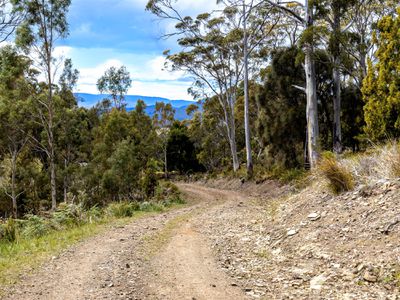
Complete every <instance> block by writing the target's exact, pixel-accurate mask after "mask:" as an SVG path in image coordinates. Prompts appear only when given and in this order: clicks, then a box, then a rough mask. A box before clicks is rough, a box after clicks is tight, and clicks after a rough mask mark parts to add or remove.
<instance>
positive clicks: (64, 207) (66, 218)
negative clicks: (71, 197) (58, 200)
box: [53, 203, 86, 226]
mask: <svg viewBox="0 0 400 300" xmlns="http://www.w3.org/2000/svg"><path fill="white" fill-rule="evenodd" d="M53 221H54V222H55V223H56V224H58V225H61V226H78V225H82V224H84V223H86V211H85V209H84V207H83V205H82V204H78V205H76V204H65V203H62V204H60V205H59V207H58V208H57V211H56V212H54V213H53Z"/></svg>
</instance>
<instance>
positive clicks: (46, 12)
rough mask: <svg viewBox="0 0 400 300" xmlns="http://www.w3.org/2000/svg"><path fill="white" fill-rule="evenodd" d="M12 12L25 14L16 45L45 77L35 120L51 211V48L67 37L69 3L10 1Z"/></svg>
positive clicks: (67, 0) (53, 158)
mask: <svg viewBox="0 0 400 300" xmlns="http://www.w3.org/2000/svg"><path fill="white" fill-rule="evenodd" d="M13 5H14V9H15V10H16V11H18V12H20V13H24V14H25V21H24V22H23V23H22V25H20V26H19V27H18V29H17V36H16V44H17V45H18V46H20V47H21V48H22V49H23V50H25V51H26V52H27V53H29V52H31V51H33V53H34V54H35V56H36V57H37V67H39V68H40V70H41V71H42V72H43V73H44V74H45V76H46V85H47V96H46V97H38V99H37V107H38V118H39V122H40V123H41V125H42V126H43V129H44V131H45V133H46V139H47V141H46V144H45V145H44V147H43V149H44V150H45V152H46V154H47V156H48V159H49V166H50V182H51V183H50V185H51V203H52V209H53V210H54V209H56V206H57V186H56V153H55V151H56V145H55V126H56V120H55V118H56V110H57V107H56V104H55V99H54V77H55V75H56V71H57V70H56V68H55V65H54V63H55V57H54V48H55V43H56V41H57V40H58V39H61V38H65V37H66V36H67V35H68V22H67V13H68V9H69V6H70V5H71V0H13Z"/></svg>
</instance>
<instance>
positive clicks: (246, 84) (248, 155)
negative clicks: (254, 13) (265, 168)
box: [243, 2, 253, 178]
mask: <svg viewBox="0 0 400 300" xmlns="http://www.w3.org/2000/svg"><path fill="white" fill-rule="evenodd" d="M243 16H244V20H243V34H244V36H243V60H244V131H245V136H246V159H247V177H248V178H251V177H253V158H252V155H251V132H250V121H249V60H248V59H249V58H248V49H247V40H248V37H247V24H246V23H247V17H246V4H245V2H243Z"/></svg>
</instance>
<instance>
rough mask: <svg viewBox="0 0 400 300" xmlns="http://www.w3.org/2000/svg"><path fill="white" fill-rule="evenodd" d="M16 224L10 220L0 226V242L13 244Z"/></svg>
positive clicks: (15, 237)
mask: <svg viewBox="0 0 400 300" xmlns="http://www.w3.org/2000/svg"><path fill="white" fill-rule="evenodd" d="M17 227H18V225H17V222H16V221H15V220H14V219H12V218H10V219H8V220H7V222H6V223H5V224H0V241H6V242H15V241H16V239H17V231H18V229H17Z"/></svg>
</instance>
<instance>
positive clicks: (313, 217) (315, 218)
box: [307, 212, 321, 221]
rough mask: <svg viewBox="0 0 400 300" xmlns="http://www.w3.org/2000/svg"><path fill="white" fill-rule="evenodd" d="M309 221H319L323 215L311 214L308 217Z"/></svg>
mask: <svg viewBox="0 0 400 300" xmlns="http://www.w3.org/2000/svg"><path fill="white" fill-rule="evenodd" d="M307 218H308V219H310V220H311V221H317V220H318V219H320V218H321V215H320V214H319V213H316V212H314V213H311V214H309V215H308V216H307Z"/></svg>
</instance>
